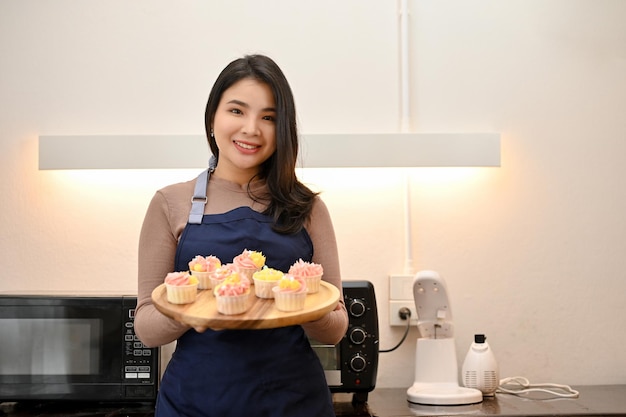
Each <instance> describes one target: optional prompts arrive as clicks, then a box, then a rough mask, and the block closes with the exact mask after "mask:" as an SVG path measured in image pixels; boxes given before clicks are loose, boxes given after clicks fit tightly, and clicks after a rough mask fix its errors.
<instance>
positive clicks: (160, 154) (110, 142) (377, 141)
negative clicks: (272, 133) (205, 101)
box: [39, 133, 500, 170]
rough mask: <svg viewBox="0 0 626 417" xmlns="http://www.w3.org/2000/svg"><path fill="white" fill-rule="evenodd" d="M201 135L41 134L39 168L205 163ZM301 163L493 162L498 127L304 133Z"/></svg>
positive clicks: (169, 166)
mask: <svg viewBox="0 0 626 417" xmlns="http://www.w3.org/2000/svg"><path fill="white" fill-rule="evenodd" d="M209 155H210V151H209V147H208V143H207V140H206V138H205V137H204V136H203V135H65V136H62V135H42V136H39V169H40V170H60V169H185V168H205V167H206V166H207V164H208V158H209ZM299 159H300V163H299V165H298V166H301V167H304V168H307V167H308V168H339V167H353V168H356V167H498V166H500V134H498V133H382V134H373V133H372V134H370V133H367V134H310V135H308V134H305V135H302V136H301V140H300V153H299Z"/></svg>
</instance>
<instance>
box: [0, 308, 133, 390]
mask: <svg viewBox="0 0 626 417" xmlns="http://www.w3.org/2000/svg"><path fill="white" fill-rule="evenodd" d="M122 314H123V309H122V298H121V297H111V298H100V297H88V298H85V297H48V296H46V297H43V296H41V297H36V296H28V297H16V296H11V297H0V400H4V401H18V400H41V399H49V398H50V399H68V400H91V399H101V397H110V396H112V397H119V391H120V389H121V388H119V384H120V382H121V379H122V369H123V366H122V359H123V340H124V334H123V328H124V325H123V323H124V320H123V318H122ZM104 399H107V398H104Z"/></svg>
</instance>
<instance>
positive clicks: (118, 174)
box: [42, 169, 202, 191]
mask: <svg viewBox="0 0 626 417" xmlns="http://www.w3.org/2000/svg"><path fill="white" fill-rule="evenodd" d="M201 171H202V170H201V169H145V170H137V169H119V170H117V169H116V170H111V169H88V170H67V171H64V170H59V171H42V175H46V176H49V178H55V179H56V181H58V182H59V183H66V184H67V185H68V186H71V187H78V188H83V187H98V188H99V191H109V190H113V191H115V190H117V191H120V190H131V189H142V190H145V189H149V190H155V191H156V190H157V189H159V188H161V187H164V186H166V185H169V184H173V183H176V182H182V181H189V180H191V179H193V178H195V177H196V176H198V174H199V173H200V172H201Z"/></svg>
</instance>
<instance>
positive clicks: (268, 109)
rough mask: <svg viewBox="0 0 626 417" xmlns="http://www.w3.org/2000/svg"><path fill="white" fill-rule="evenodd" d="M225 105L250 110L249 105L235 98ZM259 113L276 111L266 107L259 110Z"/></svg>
mask: <svg viewBox="0 0 626 417" xmlns="http://www.w3.org/2000/svg"><path fill="white" fill-rule="evenodd" d="M227 104H236V105H238V106H241V107H245V108H250V105H249V104H248V103H245V102H243V101H241V100H237V99H236V98H235V99H232V100H230V101H229V102H228V103H227ZM261 111H272V112H276V109H275V108H274V107H266V108H264V109H261Z"/></svg>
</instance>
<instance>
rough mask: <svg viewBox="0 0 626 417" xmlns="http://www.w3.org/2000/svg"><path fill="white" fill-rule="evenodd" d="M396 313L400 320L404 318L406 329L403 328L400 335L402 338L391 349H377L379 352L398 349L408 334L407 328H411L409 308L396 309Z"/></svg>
mask: <svg viewBox="0 0 626 417" xmlns="http://www.w3.org/2000/svg"><path fill="white" fill-rule="evenodd" d="M398 315H399V316H400V318H401V319H402V320H406V329H405V330H404V336H402V339H400V341H399V342H398V344H397V345H395V346H394V347H392V348H391V349H382V350H379V351H378V352H379V353H387V352H393V351H394V350H396V349H398V348H399V347H400V345H401V344H402V343H404V341H405V340H406V337H407V336H408V335H409V329H410V328H411V310H409V309H408V308H406V307H402V308H401V309H400V311H398Z"/></svg>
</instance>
